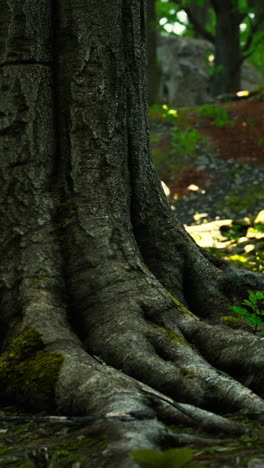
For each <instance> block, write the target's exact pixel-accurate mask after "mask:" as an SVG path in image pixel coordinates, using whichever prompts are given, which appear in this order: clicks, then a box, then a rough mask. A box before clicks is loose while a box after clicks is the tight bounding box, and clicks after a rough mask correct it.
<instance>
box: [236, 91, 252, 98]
mask: <svg viewBox="0 0 264 468" xmlns="http://www.w3.org/2000/svg"><path fill="white" fill-rule="evenodd" d="M249 93H250V92H249V91H248V90H247V89H246V90H244V91H238V92H237V93H236V95H237V96H238V97H243V96H249Z"/></svg>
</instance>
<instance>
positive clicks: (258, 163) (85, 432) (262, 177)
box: [0, 100, 264, 468]
mask: <svg viewBox="0 0 264 468" xmlns="http://www.w3.org/2000/svg"><path fill="white" fill-rule="evenodd" d="M217 106H218V105H217ZM218 107H220V108H224V109H226V111H227V117H226V114H223V113H222V114H221V112H220V111H219V109H218V110H217V108H214V112H213V113H212V112H211V111H210V110H209V111H208V108H206V106H205V111H204V113H202V115H201V113H200V110H199V108H191V109H190V108H189V109H184V110H182V111H180V113H179V114H178V112H177V118H175V119H173V117H175V112H174V113H173V112H171V113H169V111H170V109H167V110H166V109H165V117H166V118H163V117H162V118H161V115H158V118H157V115H156V116H155V118H152V120H151V140H152V146H153V156H154V160H155V163H156V165H157V167H158V170H159V173H160V177H161V179H162V180H163V181H164V182H165V183H166V185H167V187H168V188H169V190H170V194H168V199H169V202H170V203H171V206H172V209H173V210H174V211H175V214H177V216H179V217H180V219H181V220H182V222H183V223H184V224H185V226H186V229H187V230H189V232H190V233H191V235H193V237H194V239H195V240H196V241H197V242H198V243H200V245H202V246H204V247H206V248H207V249H209V250H210V251H211V252H212V253H214V254H215V255H218V256H220V257H224V258H227V259H229V260H230V261H233V262H235V263H236V264H238V265H239V266H240V265H242V266H246V267H247V268H250V269H253V270H257V271H263V263H264V240H263V237H264V232H263V226H264V213H263V214H262V216H258V218H257V219H256V217H257V215H258V213H259V212H260V211H261V210H263V209H264V138H263V137H264V102H249V101H247V100H245V101H237V102H232V103H229V104H224V105H219V106H218ZM171 111H173V110H171ZM205 114H206V115H205ZM208 114H210V115H209V117H208ZM171 117H172V118H171ZM217 117H218V120H217ZM216 121H217V124H216ZM230 122H232V123H230ZM197 132H198V133H199V135H200V134H201V135H203V136H204V137H206V139H200V137H198V138H197ZM17 411H18V410H16V409H14V408H10V407H3V406H2V407H1V411H0V468H2V467H5V466H10V467H14V468H16V467H19V468H20V467H21V468H63V467H65V468H87V467H89V468H97V467H98V463H97V461H98V460H99V459H100V458H101V456H100V454H101V453H102V452H103V451H104V450H105V447H106V446H107V440H105V439H104V438H102V437H100V436H98V435H97V434H96V431H95V430H94V427H95V426H94V424H93V425H92V426H91V425H86V426H78V425H75V426H74V425H73V426H68V425H66V424H63V423H53V424H51V423H39V422H33V421H32V422H27V421H24V422H23V421H9V422H8V421H1V417H5V416H9V417H15V416H23V415H24V413H22V412H21V411H19V413H18V412H17ZM26 416H30V415H28V414H27V415H26ZM238 418H240V419H242V420H243V421H244V422H248V423H249V433H248V434H247V435H244V436H242V437H238V438H235V439H227V440H225V436H224V435H221V434H219V435H216V437H218V438H220V439H221V438H222V439H223V440H225V441H224V443H222V444H220V445H217V444H216V446H215V447H212V446H210V447H199V448H196V447H193V456H194V457H193V462H194V463H197V465H196V466H198V465H199V464H201V466H208V467H212V468H216V467H219V468H220V467H221V468H230V467H234V466H238V467H247V468H261V467H262V468H263V467H264V448H263V446H264V437H263V433H264V425H263V424H261V423H260V422H258V421H254V420H251V421H250V420H249V419H247V415H240V416H238ZM126 424H127V423H126ZM175 430H178V431H179V430H180V431H182V432H184V431H186V428H180V427H175ZM189 430H190V429H189ZM197 430H198V433H199V429H196V430H195V432H197ZM187 431H188V429H187ZM100 466H102V465H101V464H100ZM106 466H107V465H106ZM117 468H118V467H117Z"/></svg>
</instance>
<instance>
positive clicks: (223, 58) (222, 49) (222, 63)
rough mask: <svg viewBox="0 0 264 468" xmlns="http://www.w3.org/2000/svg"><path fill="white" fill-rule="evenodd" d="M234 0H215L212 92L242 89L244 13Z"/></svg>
mask: <svg viewBox="0 0 264 468" xmlns="http://www.w3.org/2000/svg"><path fill="white" fill-rule="evenodd" d="M237 3H238V2H236V1H234V0H224V1H221V0H214V2H213V6H214V9H215V13H216V31H215V60H214V65H215V67H216V72H215V74H214V75H213V76H212V93H213V95H219V94H223V93H236V92H237V91H239V90H240V78H241V77H240V75H241V64H242V62H243V58H242V55H241V47H240V23H241V19H242V15H241V13H240V12H239V10H238V5H237Z"/></svg>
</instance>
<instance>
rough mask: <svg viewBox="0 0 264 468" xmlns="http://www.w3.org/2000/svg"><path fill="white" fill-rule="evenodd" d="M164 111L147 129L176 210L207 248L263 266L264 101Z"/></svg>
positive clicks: (256, 267) (241, 263)
mask: <svg viewBox="0 0 264 468" xmlns="http://www.w3.org/2000/svg"><path fill="white" fill-rule="evenodd" d="M162 112H163V113H162ZM162 112H161V113H159V111H158V107H157V106H156V108H154V112H152V118H151V125H150V129H151V132H150V133H151V141H152V152H153V159H154V162H155V164H156V166H157V169H158V172H159V174H160V178H161V180H162V181H163V182H165V184H166V187H165V191H166V192H167V193H166V194H167V198H168V200H169V202H170V204H171V208H172V209H173V210H174V211H175V214H176V215H177V217H178V218H179V219H180V220H181V222H182V223H183V224H184V225H185V227H186V229H187V230H188V231H189V232H190V234H191V235H192V236H193V237H194V239H195V240H196V242H197V243H198V244H200V245H201V246H202V247H205V248H208V250H210V251H211V253H213V254H214V255H216V256H219V257H223V258H225V259H228V260H230V261H232V262H234V263H236V264H237V265H238V266H244V267H247V268H249V269H253V270H257V271H263V264H264V212H263V213H262V215H260V214H259V213H260V212H261V211H262V210H264V137H263V136H264V102H263V101H261V102H258V101H250V100H241V101H233V102H230V103H226V104H212V105H210V104H209V105H205V106H201V107H192V108H182V109H180V110H179V111H178V110H177V114H176V115H175V113H173V109H169V108H167V109H166V108H165V109H163V111H162ZM201 135H202V136H201ZM256 218H257V223H256V222H255V220H256ZM257 225H258V226H257ZM249 246H251V247H249Z"/></svg>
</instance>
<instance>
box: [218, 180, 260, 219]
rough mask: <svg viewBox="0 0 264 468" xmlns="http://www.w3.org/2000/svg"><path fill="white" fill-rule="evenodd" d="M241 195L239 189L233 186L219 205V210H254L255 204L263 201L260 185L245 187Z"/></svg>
mask: <svg viewBox="0 0 264 468" xmlns="http://www.w3.org/2000/svg"><path fill="white" fill-rule="evenodd" d="M243 193H244V194H242V193H241V188H240V187H236V186H235V188H234V189H233V190H231V191H230V192H229V194H228V195H227V196H226V197H225V199H224V201H223V202H222V203H221V208H222V209H229V210H233V211H235V212H236V211H241V210H243V209H248V210H252V209H254V208H255V206H256V204H259V203H260V201H263V200H264V197H263V184H262V183H259V184H255V185H252V184H250V185H247V186H246V187H245V188H244V192H243Z"/></svg>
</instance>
